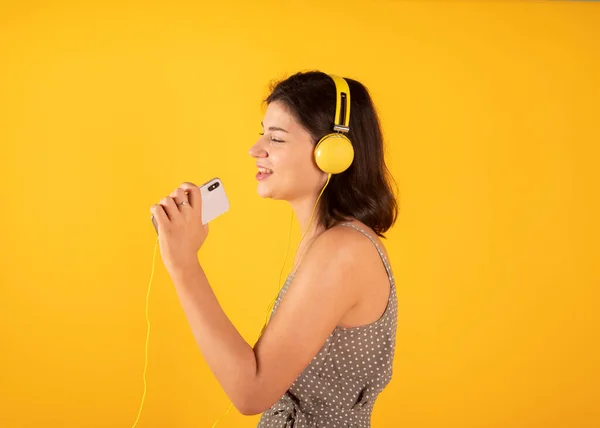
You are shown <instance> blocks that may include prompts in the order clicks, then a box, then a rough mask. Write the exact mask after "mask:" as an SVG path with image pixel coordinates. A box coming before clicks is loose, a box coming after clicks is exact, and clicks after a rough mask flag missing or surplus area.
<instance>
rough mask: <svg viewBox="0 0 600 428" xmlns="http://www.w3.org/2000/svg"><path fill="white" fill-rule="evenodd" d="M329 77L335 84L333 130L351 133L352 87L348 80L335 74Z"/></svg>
mask: <svg viewBox="0 0 600 428" xmlns="http://www.w3.org/2000/svg"><path fill="white" fill-rule="evenodd" d="M329 77H331V79H332V80H333V82H334V83H335V92H336V96H335V118H334V122H333V130H334V131H338V132H343V133H347V132H348V131H350V87H349V86H348V82H346V79H344V78H343V77H340V76H336V75H334V74H330V75H329Z"/></svg>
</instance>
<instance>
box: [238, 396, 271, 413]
mask: <svg viewBox="0 0 600 428" xmlns="http://www.w3.org/2000/svg"><path fill="white" fill-rule="evenodd" d="M234 405H235V408H236V409H237V411H238V412H240V413H241V414H242V415H244V416H254V415H258V414H261V413H262V412H264V411H265V410H267V409H269V407H271V405H272V404H266V403H265V400H264V398H263V397H262V395H261V394H260V393H245V394H243V395H242V396H241V397H238V399H237V400H236V401H235V402H234Z"/></svg>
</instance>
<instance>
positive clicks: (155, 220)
mask: <svg viewBox="0 0 600 428" xmlns="http://www.w3.org/2000/svg"><path fill="white" fill-rule="evenodd" d="M150 212H151V213H152V224H153V225H154V229H156V233H158V229H159V228H160V227H161V225H162V224H164V223H165V222H167V221H169V218H168V217H167V213H166V212H165V210H164V209H163V207H162V206H161V205H160V204H154V205H152V206H151V207H150Z"/></svg>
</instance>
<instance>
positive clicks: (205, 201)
mask: <svg viewBox="0 0 600 428" xmlns="http://www.w3.org/2000/svg"><path fill="white" fill-rule="evenodd" d="M200 195H201V196H202V224H203V225H205V224H207V223H209V222H211V221H212V220H214V219H215V218H217V217H219V216H220V215H221V214H224V213H225V212H227V211H228V210H229V199H228V198H227V194H226V193H225V188H224V187H223V182H222V181H221V179H220V178H218V177H215V178H213V179H211V180H209V181H207V182H206V183H204V184H203V185H201V186H200ZM151 220H152V225H153V226H154V230H156V233H158V227H157V225H156V220H155V219H154V216H152V217H151Z"/></svg>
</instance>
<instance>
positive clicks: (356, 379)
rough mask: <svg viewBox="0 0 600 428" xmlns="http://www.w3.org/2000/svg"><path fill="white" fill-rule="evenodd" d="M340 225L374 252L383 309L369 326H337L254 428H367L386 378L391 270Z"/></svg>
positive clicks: (393, 311) (394, 313) (391, 345)
mask: <svg viewBox="0 0 600 428" xmlns="http://www.w3.org/2000/svg"><path fill="white" fill-rule="evenodd" d="M342 226H347V227H352V228H354V229H356V230H358V231H359V232H361V233H363V234H364V235H365V236H367V237H368V238H369V239H370V240H371V242H373V244H374V245H375V247H376V248H377V251H378V252H379V255H380V256H381V259H382V261H383V264H384V266H385V269H386V271H387V274H388V277H389V280H390V295H389V298H388V305H387V308H386V309H385V312H384V313H383V315H382V316H381V318H380V319H379V320H377V321H375V322H373V323H371V324H367V325H363V326H359V327H354V328H343V327H336V328H335V329H334V330H333V331H332V333H331V334H330V335H329V337H328V338H327V340H326V341H325V344H324V345H323V346H322V348H321V349H320V351H319V352H318V354H317V355H316V356H315V357H314V358H313V360H312V361H311V362H310V363H309V365H308V366H307V367H306V368H305V370H304V371H303V372H302V373H301V374H300V376H298V378H296V380H295V381H294V383H293V384H292V385H291V386H290V388H289V389H288V391H287V392H286V393H285V394H284V395H283V396H282V397H281V398H280V399H279V400H278V401H277V402H276V403H275V404H274V405H273V406H272V407H271V408H270V409H268V410H267V411H265V412H264V413H263V414H262V416H261V418H260V421H259V423H258V428H348V427H352V428H369V427H370V426H371V412H372V410H373V405H374V404H375V399H376V398H377V396H378V394H379V393H380V392H381V391H382V390H383V389H384V388H385V386H386V385H387V384H388V383H389V382H390V380H391V377H392V362H393V359H394V349H395V344H396V326H397V321H398V301H397V297H396V287H395V282H394V276H393V274H392V269H391V267H390V264H389V262H388V260H387V258H386V257H385V254H384V253H383V251H382V250H381V248H380V247H379V245H378V244H377V241H375V240H374V239H373V238H372V237H371V236H370V235H369V234H368V233H367V232H366V231H364V230H363V229H362V228H360V227H358V226H356V225H354V224H351V223H343V224H342ZM292 280H293V274H291V275H290V276H289V277H288V278H287V279H286V281H285V284H284V285H283V287H282V289H281V291H280V292H279V295H278V297H277V300H276V302H275V305H274V307H273V311H272V313H273V314H274V313H275V311H276V310H277V308H278V306H279V303H280V301H281V299H282V298H283V297H284V295H285V293H286V291H287V289H288V287H289V286H290V284H291V282H292Z"/></svg>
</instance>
